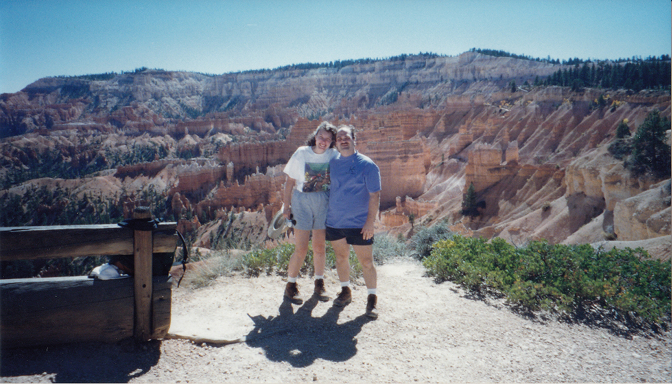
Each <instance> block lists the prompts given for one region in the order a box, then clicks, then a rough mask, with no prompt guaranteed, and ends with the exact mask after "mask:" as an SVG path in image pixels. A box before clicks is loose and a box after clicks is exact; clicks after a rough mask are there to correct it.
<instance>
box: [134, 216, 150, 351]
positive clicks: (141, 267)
mask: <svg viewBox="0 0 672 384" xmlns="http://www.w3.org/2000/svg"><path fill="white" fill-rule="evenodd" d="M151 218H152V213H151V212H150V210H149V207H137V208H135V210H134V211H133V219H136V220H151ZM133 261H134V263H133V265H134V274H133V280H134V297H135V322H134V329H133V335H134V336H135V339H136V340H137V341H147V340H149V337H150V335H151V334H152V231H140V230H137V229H136V230H135V231H134V233H133Z"/></svg>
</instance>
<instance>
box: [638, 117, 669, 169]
mask: <svg viewBox="0 0 672 384" xmlns="http://www.w3.org/2000/svg"><path fill="white" fill-rule="evenodd" d="M669 128H670V120H668V119H667V118H662V117H661V116H660V112H658V111H657V110H654V111H652V112H651V113H649V115H648V116H647V117H646V119H645V120H644V122H643V123H642V125H640V126H639V128H638V129H637V132H636V133H635V136H634V137H633V139H632V155H630V158H629V161H628V165H629V169H630V170H631V171H632V172H634V173H635V175H641V174H643V173H645V172H650V173H652V174H653V175H654V176H655V177H657V178H659V179H663V178H668V177H670V146H669V145H667V144H666V143H665V131H667V130H668V129H669Z"/></svg>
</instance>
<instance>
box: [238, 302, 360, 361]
mask: <svg viewBox="0 0 672 384" xmlns="http://www.w3.org/2000/svg"><path fill="white" fill-rule="evenodd" d="M317 303H318V300H317V298H315V297H314V296H313V297H311V298H310V299H309V300H307V301H306V302H304V303H303V305H302V306H301V307H299V308H298V309H297V311H296V313H294V308H293V307H292V304H291V303H290V302H289V301H288V300H287V299H285V300H284V301H283V302H282V304H281V305H280V313H279V315H278V316H277V317H273V316H269V317H264V316H261V315H259V316H254V317H252V320H253V321H254V329H253V330H252V331H251V332H250V333H249V334H248V335H247V336H246V340H247V341H246V343H247V345H249V346H250V347H254V348H261V349H263V350H264V352H265V353H266V357H267V358H268V359H269V360H271V361H277V362H281V361H286V362H288V363H290V364H291V365H292V366H294V367H307V366H309V365H311V364H312V363H313V362H314V361H315V359H318V358H319V359H323V360H329V361H346V360H348V359H350V358H352V357H353V356H355V354H357V339H356V338H355V336H357V334H358V333H359V332H360V331H361V330H362V326H363V325H364V324H366V323H368V322H369V321H372V319H371V318H369V317H366V316H365V315H361V316H359V317H357V318H355V319H353V320H351V321H348V322H346V323H342V324H338V317H339V315H340V313H341V312H342V311H343V307H335V306H332V307H331V308H329V310H328V311H327V312H326V313H325V314H324V316H322V317H312V311H313V309H314V308H315V306H316V305H317Z"/></svg>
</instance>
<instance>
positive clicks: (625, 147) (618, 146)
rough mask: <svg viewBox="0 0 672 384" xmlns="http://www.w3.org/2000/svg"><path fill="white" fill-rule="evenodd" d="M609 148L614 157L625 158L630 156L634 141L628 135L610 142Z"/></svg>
mask: <svg viewBox="0 0 672 384" xmlns="http://www.w3.org/2000/svg"><path fill="white" fill-rule="evenodd" d="M607 149H609V153H611V155H612V156H614V158H616V159H618V160H623V159H625V158H626V157H628V156H630V153H631V152H632V141H631V140H630V138H628V137H625V138H622V139H615V140H614V141H612V142H611V144H609V147H608V148H607Z"/></svg>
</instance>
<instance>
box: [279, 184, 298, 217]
mask: <svg viewBox="0 0 672 384" xmlns="http://www.w3.org/2000/svg"><path fill="white" fill-rule="evenodd" d="M294 185H296V180H294V179H292V178H291V177H289V176H287V181H285V191H284V193H283V194H282V203H283V204H284V205H285V209H284V210H283V211H282V214H283V215H284V216H285V219H289V215H290V214H291V213H292V189H293V188H294Z"/></svg>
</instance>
